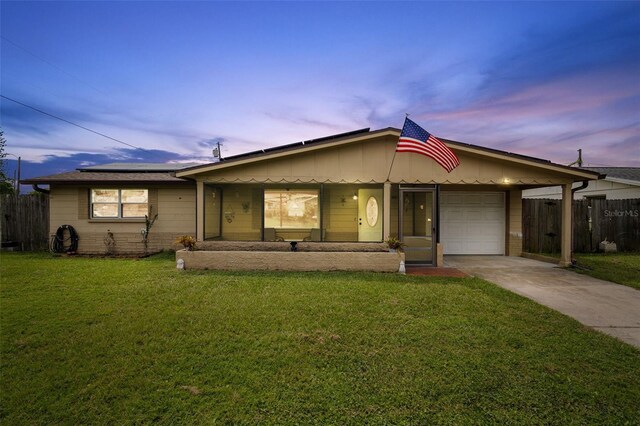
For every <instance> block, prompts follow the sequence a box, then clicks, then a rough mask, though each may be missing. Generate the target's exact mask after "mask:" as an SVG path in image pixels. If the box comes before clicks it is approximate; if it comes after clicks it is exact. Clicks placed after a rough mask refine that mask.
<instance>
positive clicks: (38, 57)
mask: <svg viewBox="0 0 640 426" xmlns="http://www.w3.org/2000/svg"><path fill="white" fill-rule="evenodd" d="M0 38H1V39H2V40H4V41H6V42H7V43H9V44H12V45H13V46H15V47H17V48H18V49H20V50H22V51H24V52H26V53H28V54H29V55H31V56H33V57H34V58H36V59H39V60H40V61H42V62H44V63H45V64H47V65H49V66H50V67H53V68H55V69H57V70H58V71H60V72H62V73H64V74H66V75H68V76H69V77H71V78H73V79H75V80H77V81H79V82H80V83H82V84H84V85H86V86H87V87H90V88H92V89H93V90H95V91H97V92H99V93H102V94H106V93H105V92H104V91H102V90H100V89H98V88H97V87H95V86H93V85H91V84H89V83H87V82H86V81H84V80H82V79H81V78H80V77H78V76H76V75H74V74H72V73H70V72H68V71H67V70H65V69H63V68H61V67H59V66H58V65H56V64H54V63H52V62H50V61H47V60H46V59H44V58H41V57H40V56H38V55H36V54H35V53H33V52H31V51H29V50H28V49H25V48H24V47H22V46H20V45H19V44H17V43H15V42H13V41H11V40H9V39H8V38H6V37H5V36H3V35H0Z"/></svg>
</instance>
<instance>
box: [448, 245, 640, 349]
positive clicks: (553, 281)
mask: <svg viewBox="0 0 640 426" xmlns="http://www.w3.org/2000/svg"><path fill="white" fill-rule="evenodd" d="M444 260H445V266H450V267H453V268H457V269H459V270H461V271H463V272H466V273H467V274H469V275H473V276H476V277H480V278H483V279H485V280H487V281H491V282H492V283H495V284H497V285H499V286H500V287H503V288H506V289H507V290H511V291H513V292H514V293H517V294H520V295H522V296H525V297H528V298H529V299H531V300H535V301H536V302H538V303H540V304H542V305H545V306H548V307H550V308H552V309H555V310H556V311H559V312H561V313H563V314H565V315H568V316H570V317H573V318H575V319H576V320H578V321H580V322H581V323H582V324H584V325H587V326H589V327H592V328H595V329H596V330H599V331H602V332H603V333H606V334H609V335H611V336H614V337H617V338H619V339H621V340H623V341H625V342H627V343H629V344H631V345H634V346H635V347H637V348H640V291H639V290H635V289H633V288H630V287H625V286H623V285H619V284H614V283H612V282H609V281H603V280H599V279H596V278H591V277H589V276H586V275H581V274H577V273H575V272H573V271H567V270H564V269H562V268H558V267H557V266H556V265H554V264H551V263H546V262H540V261H537V260H531V259H525V258H522V257H508V256H445V259H444Z"/></svg>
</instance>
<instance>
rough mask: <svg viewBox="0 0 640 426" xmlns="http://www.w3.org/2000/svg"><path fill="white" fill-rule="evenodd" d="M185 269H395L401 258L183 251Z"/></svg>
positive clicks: (357, 254) (178, 254)
mask: <svg viewBox="0 0 640 426" xmlns="http://www.w3.org/2000/svg"><path fill="white" fill-rule="evenodd" d="M178 259H182V260H184V266H185V269H215V270H234V271H238V270H242V271H247V270H249V271H252V270H260V271H373V272H397V271H398V269H399V267H400V260H401V257H400V256H399V255H398V254H397V253H388V252H387V253H380V252H281V251H184V250H180V251H177V252H176V260H178Z"/></svg>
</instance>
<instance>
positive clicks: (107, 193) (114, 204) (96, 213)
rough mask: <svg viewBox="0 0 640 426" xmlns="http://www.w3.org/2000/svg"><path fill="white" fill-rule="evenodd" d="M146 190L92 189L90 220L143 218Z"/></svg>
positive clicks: (147, 202)
mask: <svg viewBox="0 0 640 426" xmlns="http://www.w3.org/2000/svg"><path fill="white" fill-rule="evenodd" d="M148 206H149V191H148V190H146V189H92V190H91V217H92V218H120V219H127V218H143V217H144V216H145V215H146V214H147V212H148Z"/></svg>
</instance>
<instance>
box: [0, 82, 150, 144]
mask: <svg viewBox="0 0 640 426" xmlns="http://www.w3.org/2000/svg"><path fill="white" fill-rule="evenodd" d="M0 97H1V98H3V99H6V100H8V101H11V102H15V103H17V104H18V105H22V106H23V107H26V108H29V109H32V110H34V111H36V112H39V113H40V114H44V115H46V116H49V117H51V118H55V119H56V120H60V121H64V122H65V123H67V124H71V125H72V126H76V127H79V128H81V129H83V130H86V131H88V132H91V133H95V134H96V135H98V136H102V137H103V138H107V139H111V140H112V141H114V142H118V143H121V144H122V145H126V146H128V147H131V148H135V149H141V150H144V148H140V147H137V146H135V145H131V144H130V143H126V142H123V141H121V140H119V139H116V138H112V137H111V136H107V135H105V134H104V133H100V132H96V131H95V130H91V129H89V128H88V127H84V126H81V125H79V124H76V123H74V122H72V121H69V120H66V119H64V118H62V117H58V116H57V115H53V114H49V113H48V112H46V111H43V110H41V109H38V108H36V107H33V106H31V105H27V104H25V103H22V102H20V101H16V100H15V99H11V98H9V97H7V96H5V95H0Z"/></svg>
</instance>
